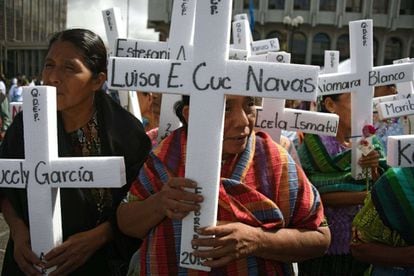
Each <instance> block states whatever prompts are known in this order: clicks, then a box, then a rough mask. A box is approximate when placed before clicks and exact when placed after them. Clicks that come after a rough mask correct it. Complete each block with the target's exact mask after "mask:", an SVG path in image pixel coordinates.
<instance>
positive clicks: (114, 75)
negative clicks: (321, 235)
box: [108, 0, 319, 271]
mask: <svg viewBox="0 0 414 276" xmlns="http://www.w3.org/2000/svg"><path fill="white" fill-rule="evenodd" d="M231 3H232V1H231V0H222V1H217V2H216V1H197V3H196V13H195V14H196V17H195V28H194V48H193V58H192V60H188V61H177V60H160V59H140V58H121V57H112V58H110V60H109V68H108V72H110V74H109V85H110V86H111V87H112V88H115V89H140V90H143V91H151V92H161V93H173V94H188V95H190V96H191V100H190V114H189V117H190V119H189V122H188V133H189V135H188V142H187V156H186V175H185V176H186V177H187V178H190V179H193V180H195V181H196V182H197V183H198V185H199V186H198V188H197V189H196V191H195V192H196V193H200V194H202V195H203V196H204V202H203V203H202V205H201V210H200V211H199V212H197V213H191V214H189V215H188V216H187V217H186V218H185V219H184V220H183V222H182V236H181V237H182V240H181V255H180V258H181V259H180V265H181V266H183V267H189V268H195V269H200V270H207V271H208V270H209V269H210V268H208V267H205V266H203V265H202V264H201V260H199V259H196V258H194V256H193V255H192V251H193V250H194V249H193V248H192V246H191V240H192V239H193V237H194V236H197V235H198V234H197V232H196V230H197V229H198V228H199V227H202V226H207V225H214V224H215V223H216V219H217V208H218V206H217V204H218V189H219V179H220V163H221V151H222V137H223V121H224V107H225V95H226V94H233V95H244V96H248V95H249V96H253V97H273V98H286V99H300V100H308V101H315V100H316V89H317V79H318V73H319V67H318V66H309V65H289V64H273V63H264V62H246V61H238V60H228V56H229V43H228V42H229V36H230V23H231V22H230V21H231Z"/></svg>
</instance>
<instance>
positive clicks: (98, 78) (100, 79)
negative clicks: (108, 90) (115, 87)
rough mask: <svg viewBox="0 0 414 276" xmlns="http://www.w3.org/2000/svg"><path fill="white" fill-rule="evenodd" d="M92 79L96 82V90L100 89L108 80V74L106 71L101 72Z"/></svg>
mask: <svg viewBox="0 0 414 276" xmlns="http://www.w3.org/2000/svg"><path fill="white" fill-rule="evenodd" d="M92 81H93V84H94V91H98V90H100V89H101V87H102V86H103V84H104V82H105V81H106V74H105V73H104V72H100V73H99V74H98V75H97V76H96V77H95V78H93V79H92Z"/></svg>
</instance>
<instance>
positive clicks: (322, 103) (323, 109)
mask: <svg viewBox="0 0 414 276" xmlns="http://www.w3.org/2000/svg"><path fill="white" fill-rule="evenodd" d="M342 94H343V93H340V94H332V95H325V96H321V97H320V98H319V101H318V102H319V104H318V111H320V112H325V113H331V112H330V111H329V110H328V109H326V106H325V100H326V99H327V98H331V99H332V100H333V101H334V102H337V101H339V97H340V96H341V95H342Z"/></svg>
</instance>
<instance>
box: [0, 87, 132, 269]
mask: <svg viewBox="0 0 414 276" xmlns="http://www.w3.org/2000/svg"><path fill="white" fill-rule="evenodd" d="M23 95H24V102H23V123H24V141H25V149H24V152H25V159H0V164H1V166H0V167H1V169H0V172H1V174H0V187H2V188H22V189H24V188H27V202H28V211H29V223H30V241H31V246H32V250H33V252H35V253H36V255H37V256H39V257H40V258H41V257H42V256H43V255H44V254H46V253H47V252H49V250H51V249H52V248H54V247H55V246H56V245H58V244H60V243H61V242H62V220H61V212H60V210H61V208H60V192H59V188H93V187H94V188H97V187H102V188H112V187H121V186H122V185H124V184H125V183H126V181H125V167H124V161H123V157H87V158H83V157H79V158H78V157H65V158H60V157H58V140H57V139H58V138H57V129H56V126H57V119H56V118H57V116H56V88H55V87H49V86H35V87H25V88H23ZM48 272H49V271H44V273H45V274H47V273H48Z"/></svg>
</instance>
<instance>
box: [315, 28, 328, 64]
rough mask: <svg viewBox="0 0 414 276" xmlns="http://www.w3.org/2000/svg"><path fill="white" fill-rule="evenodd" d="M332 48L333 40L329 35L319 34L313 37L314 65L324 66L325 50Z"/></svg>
mask: <svg viewBox="0 0 414 276" xmlns="http://www.w3.org/2000/svg"><path fill="white" fill-rule="evenodd" d="M330 47H331V39H330V38H329V36H328V35H327V34H324V33H318V34H316V35H315V36H314V37H313V41H312V62H311V63H312V64H313V65H319V66H323V65H324V56H325V50H329V49H330Z"/></svg>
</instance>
